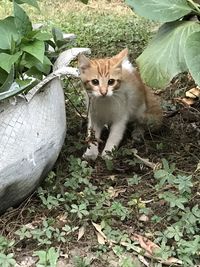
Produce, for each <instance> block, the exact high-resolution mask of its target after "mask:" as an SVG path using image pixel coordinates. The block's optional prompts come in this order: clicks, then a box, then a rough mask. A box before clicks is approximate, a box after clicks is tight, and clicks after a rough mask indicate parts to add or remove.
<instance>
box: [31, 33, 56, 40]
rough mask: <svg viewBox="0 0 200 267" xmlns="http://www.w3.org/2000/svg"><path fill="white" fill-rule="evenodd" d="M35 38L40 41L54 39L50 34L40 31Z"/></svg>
mask: <svg viewBox="0 0 200 267" xmlns="http://www.w3.org/2000/svg"><path fill="white" fill-rule="evenodd" d="M34 37H35V39H37V40H39V41H48V40H50V39H51V38H52V35H51V34H50V33H47V32H41V31H38V32H37V33H36V34H35V36H34Z"/></svg>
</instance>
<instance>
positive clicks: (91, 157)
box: [83, 147, 99, 160]
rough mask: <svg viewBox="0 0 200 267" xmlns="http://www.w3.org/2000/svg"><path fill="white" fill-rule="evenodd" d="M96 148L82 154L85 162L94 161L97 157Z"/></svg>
mask: <svg viewBox="0 0 200 267" xmlns="http://www.w3.org/2000/svg"><path fill="white" fill-rule="evenodd" d="M98 154H99V152H98V148H94V147H93V148H88V149H87V150H86V151H85V153H84V154H83V158H84V159H85V160H95V159H96V158H97V157H98Z"/></svg>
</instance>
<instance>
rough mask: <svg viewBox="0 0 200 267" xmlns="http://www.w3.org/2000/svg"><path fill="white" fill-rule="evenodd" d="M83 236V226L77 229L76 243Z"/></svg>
mask: <svg viewBox="0 0 200 267" xmlns="http://www.w3.org/2000/svg"><path fill="white" fill-rule="evenodd" d="M84 234H85V227H84V226H81V227H80V228H79V229H78V238H77V241H79V240H80V239H81V237H83V236H84Z"/></svg>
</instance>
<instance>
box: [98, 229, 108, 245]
mask: <svg viewBox="0 0 200 267" xmlns="http://www.w3.org/2000/svg"><path fill="white" fill-rule="evenodd" d="M95 232H96V235H97V241H98V243H99V244H101V245H105V243H106V240H105V239H104V237H103V236H102V235H101V234H100V233H99V232H97V231H95Z"/></svg>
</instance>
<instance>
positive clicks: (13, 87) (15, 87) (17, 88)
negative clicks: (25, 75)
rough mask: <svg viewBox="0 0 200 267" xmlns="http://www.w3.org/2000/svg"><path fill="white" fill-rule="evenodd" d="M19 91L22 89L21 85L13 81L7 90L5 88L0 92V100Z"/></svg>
mask: <svg viewBox="0 0 200 267" xmlns="http://www.w3.org/2000/svg"><path fill="white" fill-rule="evenodd" d="M21 91H23V89H21V87H20V86H19V85H18V84H17V83H16V82H13V83H12V85H11V86H10V88H9V90H7V91H5V92H3V93H0V100H3V99H6V98H9V97H11V96H14V95H16V94H18V93H20V92H21Z"/></svg>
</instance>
